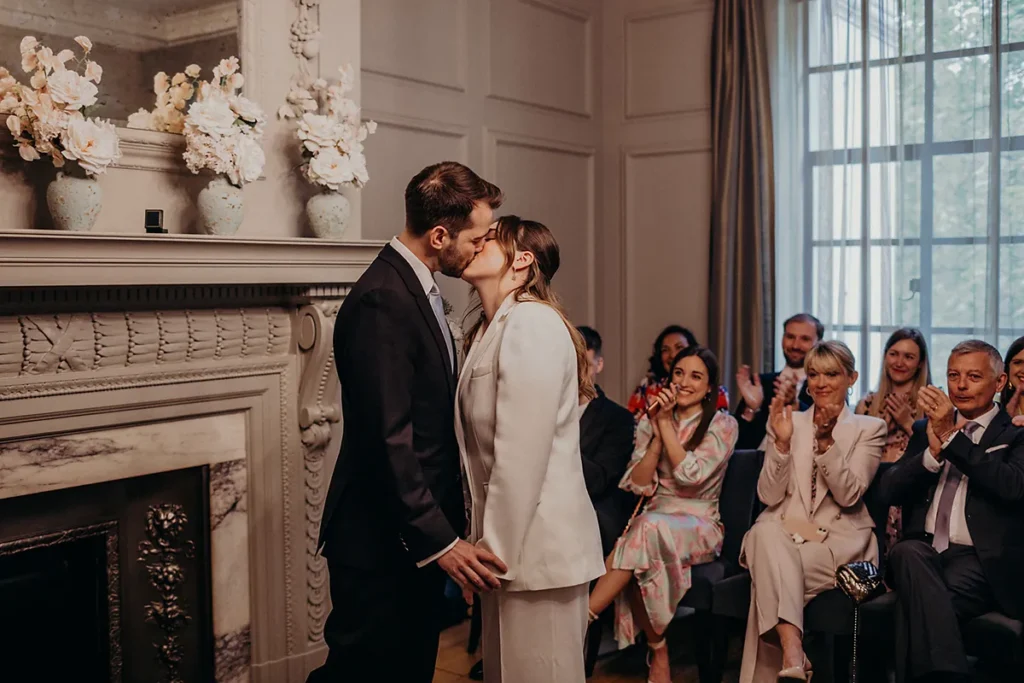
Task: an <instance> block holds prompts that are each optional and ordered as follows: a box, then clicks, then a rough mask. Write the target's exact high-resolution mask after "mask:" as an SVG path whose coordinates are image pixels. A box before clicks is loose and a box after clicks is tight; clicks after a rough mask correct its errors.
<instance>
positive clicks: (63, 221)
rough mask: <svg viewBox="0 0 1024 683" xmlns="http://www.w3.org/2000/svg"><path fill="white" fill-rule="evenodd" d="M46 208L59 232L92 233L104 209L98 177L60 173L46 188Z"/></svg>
mask: <svg viewBox="0 0 1024 683" xmlns="http://www.w3.org/2000/svg"><path fill="white" fill-rule="evenodd" d="M46 205H47V206H48V207H49V208H50V216H52V217H53V224H54V226H55V227H56V228H57V229H58V230H73V231H76V232H82V231H85V230H92V226H94V225H95V224H96V219H97V218H99V215H100V209H101V208H102V206H103V190H101V189H100V183H99V181H98V180H96V179H95V178H76V177H74V176H69V175H65V174H63V173H58V174H57V179H56V180H54V181H53V182H51V183H50V185H49V187H47V188H46Z"/></svg>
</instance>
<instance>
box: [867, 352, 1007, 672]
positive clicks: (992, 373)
mask: <svg viewBox="0 0 1024 683" xmlns="http://www.w3.org/2000/svg"><path fill="white" fill-rule="evenodd" d="M946 381H947V383H948V391H949V395H948V396H947V395H946V394H944V393H943V392H942V391H941V390H940V389H938V388H936V387H931V386H930V387H925V388H924V389H922V390H921V392H920V394H919V395H918V404H919V405H920V406H921V408H922V410H923V411H924V413H925V415H926V419H925V420H920V421H918V423H917V424H915V426H914V436H913V437H912V438H911V441H910V444H909V445H908V447H907V450H906V453H905V455H904V456H903V458H902V459H901V460H900V461H899V462H897V463H896V464H895V465H893V467H892V468H891V469H890V470H889V471H888V472H886V473H885V475H884V476H883V477H882V483H881V489H880V492H879V493H880V495H881V496H883V497H884V498H885V499H887V500H889V501H890V502H891V503H892V504H893V505H901V506H902V507H903V540H902V541H900V542H899V543H897V544H896V545H895V546H894V547H893V549H892V550H891V551H890V553H889V573H890V578H891V581H892V583H893V585H894V587H895V589H896V593H897V597H898V609H897V620H896V662H897V671H898V680H911V681H929V682H930V681H968V680H970V679H969V678H968V670H967V657H966V654H965V652H964V645H963V641H962V638H961V634H960V628H959V622H962V621H965V620H968V619H972V618H974V617H977V616H980V615H982V614H985V613H987V612H990V611H999V612H1002V613H1004V614H1006V615H1008V616H1011V617H1014V618H1016V619H1020V618H1021V617H1022V616H1024V586H1022V583H1021V573H1022V572H1024V430H1021V429H1020V428H1019V427H1015V426H1013V425H1012V424H1011V421H1010V417H1009V416H1008V415H1007V414H1006V412H1005V411H1003V410H1002V409H1001V408H1000V407H999V406H998V405H997V404H995V402H994V398H995V396H996V394H997V393H998V392H999V391H1000V390H1001V389H1002V388H1003V385H1004V384H1005V383H1006V374H1005V371H1004V368H1003V360H1002V358H1001V357H1000V355H999V352H998V351H997V350H996V349H995V348H993V347H992V346H991V345H989V344H987V343H985V342H983V341H977V340H974V341H966V342H963V343H961V344H958V345H957V346H956V347H955V348H954V349H953V351H952V353H951V354H950V357H949V363H948V366H947V373H946Z"/></svg>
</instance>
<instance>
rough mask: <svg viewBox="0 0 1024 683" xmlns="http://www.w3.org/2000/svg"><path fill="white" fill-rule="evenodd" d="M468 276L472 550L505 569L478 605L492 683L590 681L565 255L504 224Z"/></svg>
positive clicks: (576, 388) (589, 389)
mask: <svg viewBox="0 0 1024 683" xmlns="http://www.w3.org/2000/svg"><path fill="white" fill-rule="evenodd" d="M486 239H487V241H486V243H485V245H484V247H483V250H482V251H481V252H480V253H479V254H478V255H477V256H476V258H475V259H474V260H473V262H472V263H471V264H470V265H469V267H468V268H466V270H465V271H464V272H463V275H462V278H463V279H464V280H466V281H467V282H469V283H470V284H471V285H473V287H474V289H475V290H476V292H477V294H478V295H479V297H480V303H481V308H482V315H481V317H480V320H479V321H478V322H477V323H476V324H475V325H474V326H473V328H472V329H471V330H470V332H469V334H468V335H467V340H468V341H469V342H470V344H471V345H470V347H469V351H468V354H467V356H466V361H465V363H464V366H463V370H462V375H461V377H460V379H459V385H458V390H457V393H456V408H455V410H456V412H455V431H456V436H457V437H458V441H459V448H460V450H461V453H462V462H463V465H464V468H465V472H466V477H467V480H468V481H467V484H468V488H469V491H470V497H471V504H472V513H471V517H470V538H469V541H470V542H471V543H475V544H477V545H478V546H480V547H482V548H486V549H488V550H490V551H491V552H493V553H494V554H495V555H497V556H498V557H500V558H501V559H502V560H503V561H504V562H505V564H507V565H508V571H507V572H505V573H504V574H500V573H497V572H495V575H496V576H498V578H500V579H501V580H502V581H501V583H502V586H501V589H499V590H497V591H494V592H490V593H484V594H483V595H482V598H481V601H482V603H481V604H482V607H483V620H482V625H483V656H484V681H486V682H487V683H583V681H584V680H585V674H584V666H583V640H584V635H585V632H586V626H587V594H588V587H589V583H590V581H592V580H593V579H595V578H597V577H598V576H600V575H601V574H603V573H604V558H603V557H602V553H601V538H600V534H599V532H598V527H597V516H596V514H595V513H594V507H593V505H592V504H591V502H590V498H589V496H588V495H587V488H586V484H585V482H584V479H583V465H582V460H581V458H580V445H579V418H580V399H581V397H589V396H592V395H593V393H594V388H593V385H592V384H591V382H590V381H589V373H588V372H587V357H586V346H585V344H584V342H583V339H582V337H581V336H580V334H579V332H577V331H576V329H575V328H574V327H573V326H572V325H571V324H570V323H569V322H568V321H567V320H566V318H565V315H564V314H563V313H562V311H561V308H560V307H559V305H558V302H557V299H556V297H555V296H554V294H553V293H552V291H551V278H552V277H553V276H554V274H555V271H557V270H558V264H559V256H558V244H557V243H556V242H555V239H554V237H552V235H551V232H550V231H549V230H548V229H547V228H546V227H544V226H543V225H541V224H540V223H535V222H533V221H526V220H521V219H520V218H518V217H516V216H505V217H503V218H501V219H500V220H498V222H497V223H495V224H494V225H493V226H492V230H491V232H490V233H489V234H488V236H487V238H486Z"/></svg>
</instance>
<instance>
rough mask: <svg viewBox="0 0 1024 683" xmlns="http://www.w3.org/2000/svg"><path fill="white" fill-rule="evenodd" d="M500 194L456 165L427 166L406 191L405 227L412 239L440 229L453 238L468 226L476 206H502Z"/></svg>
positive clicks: (448, 162)
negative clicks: (446, 231) (443, 229)
mask: <svg viewBox="0 0 1024 683" xmlns="http://www.w3.org/2000/svg"><path fill="white" fill-rule="evenodd" d="M503 199H504V197H503V195H502V193H501V190H500V189H498V187H497V186H496V185H494V184H493V183H489V182H487V181H486V180H484V179H483V178H481V177H480V176H478V175H477V174H476V173H474V172H473V170H472V169H471V168H469V167H468V166H465V165H463V164H460V163H459V162H457V161H442V162H441V163H439V164H433V165H432V166H427V167H426V168H425V169H423V170H422V171H420V172H419V173H417V174H416V175H415V176H413V178H412V180H410V181H409V184H408V185H407V186H406V188H405V226H406V227H407V228H408V229H409V231H410V232H412V233H413V234H414V235H423V234H426V232H427V231H428V230H430V229H431V228H433V227H434V226H435V225H441V226H443V227H444V228H445V229H447V230H448V233H449V234H450V235H451V236H452V237H455V236H456V235H458V234H459V232H460V231H461V230H462V229H463V228H464V227H466V226H467V225H468V224H469V214H471V213H472V212H473V207H474V205H475V204H476V203H477V202H486V203H487V204H488V205H489V206H490V207H491V208H492V209H497V208H498V207H499V206H501V202H502V200H503Z"/></svg>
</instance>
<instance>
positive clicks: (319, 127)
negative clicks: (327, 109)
mask: <svg viewBox="0 0 1024 683" xmlns="http://www.w3.org/2000/svg"><path fill="white" fill-rule="evenodd" d="M342 133H343V131H342V128H341V126H339V125H338V122H337V121H335V120H334V119H332V118H330V117H328V116H323V115H321V114H310V113H306V114H303V115H302V120H301V121H299V130H298V136H299V139H300V140H302V141H303V143H304V146H305V147H306V149H308V150H309V151H311V152H316V151H317V150H319V149H321V148H323V147H334V146H335V145H337V144H338V141H339V140H340V139H341V136H342Z"/></svg>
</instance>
